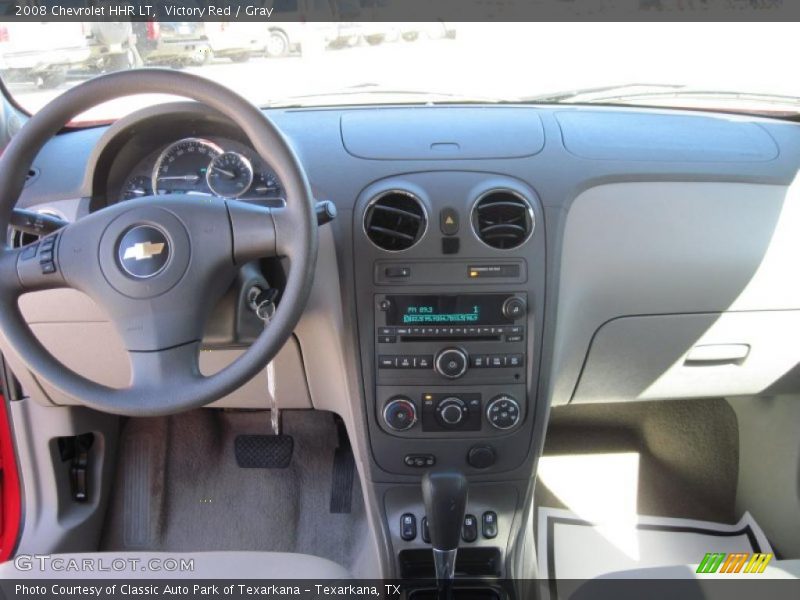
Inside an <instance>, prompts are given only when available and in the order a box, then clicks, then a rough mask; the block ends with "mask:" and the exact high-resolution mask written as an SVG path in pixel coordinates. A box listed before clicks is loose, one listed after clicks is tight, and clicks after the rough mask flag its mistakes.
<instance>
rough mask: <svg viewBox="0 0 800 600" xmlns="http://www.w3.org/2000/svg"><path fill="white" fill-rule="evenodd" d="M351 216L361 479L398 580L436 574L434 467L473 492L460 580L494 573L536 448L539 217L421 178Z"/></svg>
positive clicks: (502, 184)
mask: <svg viewBox="0 0 800 600" xmlns="http://www.w3.org/2000/svg"><path fill="white" fill-rule="evenodd" d="M353 219H354V256H355V257H356V260H354V273H355V282H356V299H357V306H356V314H357V315H358V324H359V331H358V336H359V342H360V358H361V367H362V376H363V385H364V387H363V391H364V397H365V402H366V406H365V408H366V411H365V412H366V415H367V430H368V433H369V441H370V447H371V459H372V460H371V463H370V469H371V480H372V482H373V485H375V487H376V490H377V491H378V493H379V495H380V496H381V497H382V498H383V503H384V506H383V510H384V518H385V520H386V527H387V530H388V532H389V534H390V539H391V542H392V545H393V548H394V550H395V553H396V556H397V565H396V566H397V569H398V572H399V573H398V574H400V575H401V576H406V575H412V576H413V575H419V574H422V573H429V572H430V571H429V569H432V568H433V564H432V562H431V559H430V556H431V554H430V548H431V546H430V542H429V540H427V536H426V531H425V529H426V514H425V509H424V506H423V503H422V496H421V492H420V480H421V478H422V476H423V475H424V474H425V472H426V471H428V470H432V469H442V470H453V471H458V472H460V473H463V474H464V475H465V476H466V477H467V479H468V480H469V484H470V495H469V499H468V501H467V506H466V517H465V523H464V530H463V535H462V547H461V548H460V549H459V556H461V557H462V558H461V559H460V560H461V561H462V562H461V563H460V564H461V567H459V566H458V565H457V569H456V575H457V576H459V575H462V576H463V575H475V576H486V575H494V576H504V575H505V573H506V571H505V553H506V552H507V550H508V548H509V544H511V543H513V540H514V539H515V536H516V533H517V532H518V528H519V527H520V524H521V515H520V508H521V507H522V505H523V503H524V498H525V496H526V490H527V486H528V485H529V482H530V476H531V472H532V456H533V450H534V448H535V447H536V444H535V443H534V442H535V440H533V429H534V428H533V423H534V417H535V415H536V410H535V408H536V402H537V387H538V376H539V356H540V349H541V343H542V340H541V332H542V327H543V322H544V320H543V299H544V285H545V243H544V242H545V240H544V233H545V232H544V228H543V226H542V224H543V222H544V219H543V214H542V207H541V205H540V204H539V201H538V198H537V196H536V193H535V191H534V190H532V189H530V188H529V187H527V186H525V185H524V184H522V183H521V182H520V181H519V180H516V179H513V178H508V177H500V176H496V175H492V174H485V173H470V172H430V173H416V174H407V175H403V176H402V177H396V178H391V179H387V180H382V181H378V182H376V183H374V184H373V185H371V186H369V187H368V188H367V189H365V190H364V192H363V193H362V195H361V197H360V198H359V201H358V203H357V205H356V211H355V213H354V215H353ZM537 223H538V224H539V225H537ZM459 569H460V571H459Z"/></svg>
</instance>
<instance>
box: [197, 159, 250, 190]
mask: <svg viewBox="0 0 800 600" xmlns="http://www.w3.org/2000/svg"><path fill="white" fill-rule="evenodd" d="M206 182H207V183H208V188H209V189H210V190H211V191H212V192H214V193H215V194H216V195H217V196H222V197H223V198H238V197H239V196H241V195H242V194H244V193H245V192H246V191H247V190H248V189H250V184H251V183H253V165H251V164H250V161H249V160H248V158H247V157H246V156H243V155H242V154H239V153H238V152H225V153H224V154H220V155H219V156H217V157H216V158H214V159H213V160H212V161H211V164H209V165H208V172H207V173H206Z"/></svg>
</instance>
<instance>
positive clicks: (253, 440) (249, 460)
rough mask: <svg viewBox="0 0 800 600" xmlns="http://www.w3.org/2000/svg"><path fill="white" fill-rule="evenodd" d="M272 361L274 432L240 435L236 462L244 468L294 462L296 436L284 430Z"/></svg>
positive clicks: (269, 381) (269, 376)
mask: <svg viewBox="0 0 800 600" xmlns="http://www.w3.org/2000/svg"><path fill="white" fill-rule="evenodd" d="M274 377H275V370H274V368H273V367H272V363H269V364H268V365H267V394H268V395H269V420H270V427H271V428H272V435H237V436H236V440H235V441H234V452H235V454H236V464H237V465H239V467H241V468H243V469H285V468H286V467H288V466H289V463H290V462H292V453H293V452H294V438H293V437H292V436H290V435H283V434H282V433H281V412H280V409H279V408H278V401H277V399H276V398H275V386H274V385H271V384H272V383H274V382H273V380H274Z"/></svg>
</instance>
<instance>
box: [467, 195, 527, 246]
mask: <svg viewBox="0 0 800 600" xmlns="http://www.w3.org/2000/svg"><path fill="white" fill-rule="evenodd" d="M472 229H473V230H474V231H475V235H476V236H478V239H480V240H481V241H482V242H483V243H484V244H486V245H487V246H491V247H492V248H498V249H500V250H510V249H512V248H517V247H518V246H521V245H522V244H523V243H525V241H527V239H528V238H529V237H530V235H531V232H532V231H533V209H532V208H531V205H530V203H529V202H528V201H527V200H526V199H525V198H523V197H522V196H521V195H519V194H517V193H516V192H512V191H511V190H493V191H491V192H488V193H486V194H484V195H483V196H482V197H481V198H480V199H479V200H478V201H477V202H476V203H475V207H474V208H473V210H472Z"/></svg>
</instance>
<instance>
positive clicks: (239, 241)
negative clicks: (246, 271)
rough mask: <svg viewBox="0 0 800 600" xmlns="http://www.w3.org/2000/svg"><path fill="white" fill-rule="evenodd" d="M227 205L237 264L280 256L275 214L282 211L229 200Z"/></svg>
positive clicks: (234, 256)
mask: <svg viewBox="0 0 800 600" xmlns="http://www.w3.org/2000/svg"><path fill="white" fill-rule="evenodd" d="M226 204H227V207H228V217H229V218H230V221H231V232H232V234H233V258H234V261H235V262H236V264H239V265H241V264H245V263H247V262H250V261H251V260H256V259H259V258H269V257H272V256H278V253H277V248H276V245H275V242H276V232H275V220H274V218H273V213H274V212H275V211H279V210H282V209H272V208H265V207H263V206H258V205H254V204H248V203H245V202H238V201H236V200H228V201H227V202H226Z"/></svg>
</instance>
